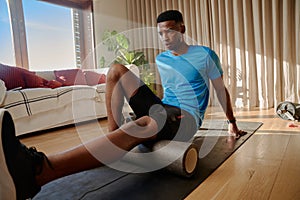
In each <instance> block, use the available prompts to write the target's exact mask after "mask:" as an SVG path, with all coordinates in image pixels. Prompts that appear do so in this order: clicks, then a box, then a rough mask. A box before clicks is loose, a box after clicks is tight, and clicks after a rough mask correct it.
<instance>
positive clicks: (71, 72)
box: [54, 69, 86, 86]
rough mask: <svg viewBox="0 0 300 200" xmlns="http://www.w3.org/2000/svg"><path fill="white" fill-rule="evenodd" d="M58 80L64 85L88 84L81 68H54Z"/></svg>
mask: <svg viewBox="0 0 300 200" xmlns="http://www.w3.org/2000/svg"><path fill="white" fill-rule="evenodd" d="M54 74H55V77H56V80H57V81H59V82H61V83H62V84H63V86H70V85H86V80H85V76H84V74H83V72H82V70H81V69H65V70H54Z"/></svg>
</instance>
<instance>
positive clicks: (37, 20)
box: [23, 0, 76, 70]
mask: <svg viewBox="0 0 300 200" xmlns="http://www.w3.org/2000/svg"><path fill="white" fill-rule="evenodd" d="M23 9H24V19H25V27H26V37H27V48H28V57H29V58H28V59H29V68H30V70H53V69H65V68H76V62H75V45H74V34H73V26H72V10H71V8H66V7H63V6H57V5H54V4H50V3H45V2H39V1H36V0H26V1H23Z"/></svg>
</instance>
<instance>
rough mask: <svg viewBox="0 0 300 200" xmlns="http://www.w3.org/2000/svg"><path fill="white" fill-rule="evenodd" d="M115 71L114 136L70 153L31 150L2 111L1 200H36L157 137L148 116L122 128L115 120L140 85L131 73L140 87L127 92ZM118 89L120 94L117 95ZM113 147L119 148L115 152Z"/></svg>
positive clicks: (111, 84)
mask: <svg viewBox="0 0 300 200" xmlns="http://www.w3.org/2000/svg"><path fill="white" fill-rule="evenodd" d="M122 70H124V71H123V72H125V71H126V69H125V68H124V69H123V68H122V67H121V72H122ZM113 71H114V67H112V69H111V73H109V74H111V75H108V86H107V90H108V91H107V92H108V93H110V94H111V95H107V102H108V107H109V106H111V105H112V104H111V103H113V104H114V106H115V105H118V106H119V107H115V108H117V109H115V110H111V109H109V110H108V116H109V130H110V133H109V134H107V135H106V136H101V137H98V138H95V139H94V140H92V141H90V142H87V143H85V144H82V145H79V146H77V147H74V148H72V149H69V150H67V151H64V152H61V153H58V154H55V155H49V156H46V155H45V154H44V153H42V152H37V151H36V150H35V149H34V148H27V147H26V146H24V145H23V144H21V143H20V142H19V140H18V139H17V137H16V136H15V129H14V124H13V120H12V118H11V116H10V114H9V113H8V112H7V111H4V110H2V111H1V119H2V124H1V125H0V128H1V127H2V128H1V129H0V131H1V140H0V147H1V148H0V159H1V164H0V168H1V169H0V170H1V172H3V174H2V177H1V179H0V180H1V183H0V199H3V198H5V197H10V198H11V197H13V196H14V195H16V197H17V199H26V198H30V197H33V196H34V195H36V194H37V193H38V192H39V191H40V189H41V186H42V185H44V184H46V183H48V182H50V181H52V180H55V179H57V178H60V177H63V176H66V175H70V174H73V173H76V172H80V171H83V170H88V169H92V168H96V167H100V166H102V165H104V164H107V163H111V162H113V161H116V160H118V159H120V158H121V157H122V156H123V155H124V154H125V153H126V152H128V151H130V150H131V149H132V148H134V147H135V146H137V145H138V144H141V143H144V142H146V141H149V140H150V141H151V140H153V139H155V138H156V137H157V136H156V133H157V129H158V127H157V123H156V122H155V121H154V120H153V119H152V118H150V117H148V116H143V117H140V118H139V119H137V120H135V121H132V122H129V123H127V124H124V125H122V126H120V123H119V119H120V118H115V116H116V117H117V116H120V114H119V113H117V112H119V109H120V108H121V106H122V105H121V104H122V102H123V99H124V95H125V96H126V97H127V98H130V96H131V95H132V94H134V92H135V90H136V89H137V88H138V87H139V84H140V82H139V80H138V79H137V78H136V77H135V78H134V77H131V75H132V74H130V73H129V75H128V76H129V77H128V78H129V79H130V80H133V82H134V81H137V82H135V83H136V85H135V84H132V87H131V85H130V84H129V82H127V83H126V84H127V85H128V88H129V89H128V90H123V89H122V84H120V82H118V81H113V80H117V78H118V76H116V73H113ZM123 75H124V74H123ZM125 77H126V75H125ZM126 79H127V78H126ZM124 80H125V79H124ZM121 81H122V79H121ZM114 89H115V90H118V89H120V90H119V91H114ZM112 91H114V92H112ZM120 94H124V95H123V96H122V95H120ZM118 95H119V96H118ZM113 112H115V113H113ZM114 119H117V120H114ZM112 120H113V121H112ZM112 144H113V145H112ZM112 146H116V147H117V148H112ZM108 149H109V150H108ZM120 149H121V150H120ZM91 152H92V153H91ZM101 152H105V153H101ZM97 154H99V155H100V156H101V158H100V159H97V158H99V157H97ZM95 155H96V156H95Z"/></svg>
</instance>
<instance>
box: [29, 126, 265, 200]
mask: <svg viewBox="0 0 300 200" xmlns="http://www.w3.org/2000/svg"><path fill="white" fill-rule="evenodd" d="M261 125H262V123H260V122H238V127H239V128H241V129H243V130H245V131H247V134H246V135H244V136H242V137H240V138H239V139H238V140H235V141H233V142H232V141H231V142H230V141H229V137H228V134H227V126H228V125H227V123H226V122H223V121H214V120H210V121H204V123H203V126H202V128H201V129H200V130H199V131H198V132H197V134H196V136H195V139H194V141H193V144H194V145H196V146H197V148H198V149H199V161H198V163H197V165H196V168H197V170H196V172H195V174H194V175H193V176H191V177H189V178H185V177H182V176H178V175H175V174H173V173H168V172H166V170H165V169H161V170H156V171H153V172H145V173H129V172H124V171H119V170H115V169H112V168H109V167H100V168H96V169H93V170H88V171H84V172H80V173H77V174H74V175H70V176H67V177H63V178H60V179H58V180H55V181H53V182H51V183H48V184H47V185H45V186H43V187H42V190H41V192H40V193H39V194H37V195H36V196H35V197H34V198H33V199H34V200H37V199H43V200H44V199H72V200H73V199H88V200H94V199H95V200H97V199H109V200H115V199H130V200H141V199H146V200H147V199H149V200H150V199H151V200H152V199H156V200H157V199H162V200H165V199H172V200H173V199H174V200H176V199H184V198H185V197H186V196H187V195H188V194H189V193H191V192H192V191H193V190H194V189H195V188H196V187H197V186H198V185H199V184H200V183H201V182H203V181H204V180H205V179H206V178H207V177H208V176H209V175H210V174H211V173H212V172H213V171H215V170H216V169H217V168H218V167H219V166H220V165H221V164H222V163H223V162H224V161H225V160H226V159H227V158H228V157H229V156H230V155H231V154H232V153H233V152H234V151H236V150H237V149H238V148H239V147H240V146H241V145H242V144H243V143H244V142H245V141H246V140H247V139H248V138H249V137H251V135H252V134H253V133H254V132H255V131H256V130H257V129H258V128H259V127H260V126H261Z"/></svg>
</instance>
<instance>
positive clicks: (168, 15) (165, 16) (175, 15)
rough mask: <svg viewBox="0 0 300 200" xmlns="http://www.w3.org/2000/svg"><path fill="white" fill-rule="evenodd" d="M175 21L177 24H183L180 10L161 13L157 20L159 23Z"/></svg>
mask: <svg viewBox="0 0 300 200" xmlns="http://www.w3.org/2000/svg"><path fill="white" fill-rule="evenodd" d="M170 20H174V21H175V22H176V23H178V22H179V23H183V17H182V14H181V12H179V11H178V10H167V11H164V12H162V13H160V14H159V15H158V17H157V19H156V22H157V23H160V22H164V21H170Z"/></svg>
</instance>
